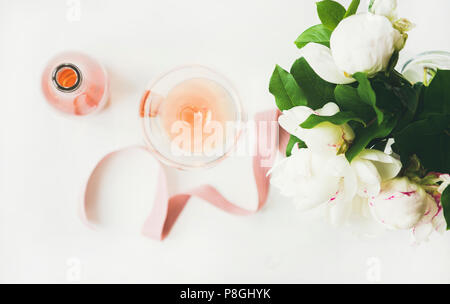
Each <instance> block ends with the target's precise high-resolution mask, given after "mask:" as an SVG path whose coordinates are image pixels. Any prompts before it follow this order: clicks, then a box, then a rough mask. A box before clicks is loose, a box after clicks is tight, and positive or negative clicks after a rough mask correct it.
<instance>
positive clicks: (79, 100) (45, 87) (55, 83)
mask: <svg viewBox="0 0 450 304" xmlns="http://www.w3.org/2000/svg"><path fill="white" fill-rule="evenodd" d="M108 89H109V88H108V77H107V74H106V71H105V69H104V68H103V67H102V66H101V65H100V64H99V63H98V62H96V61H95V60H94V59H92V58H91V57H89V56H87V55H85V54H82V53H78V52H65V53H61V54H59V55H57V56H55V57H54V58H52V59H51V60H50V62H49V63H48V64H47V66H46V67H45V69H44V72H43V74H42V91H43V93H44V96H45V98H46V99H47V101H48V102H49V103H50V105H52V106H53V107H55V108H56V109H58V110H59V111H62V112H64V113H68V114H73V115H80V116H81V115H87V114H91V113H94V112H96V111H98V110H100V109H101V108H102V107H103V106H104V105H105V104H106V102H107V100H108V97H109V92H108Z"/></svg>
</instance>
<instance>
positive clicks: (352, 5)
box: [344, 0, 360, 18]
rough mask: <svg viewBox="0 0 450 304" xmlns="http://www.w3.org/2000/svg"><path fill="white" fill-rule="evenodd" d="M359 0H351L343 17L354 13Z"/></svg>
mask: <svg viewBox="0 0 450 304" xmlns="http://www.w3.org/2000/svg"><path fill="white" fill-rule="evenodd" d="M359 3H360V0H353V1H352V3H350V5H349V6H348V9H347V12H345V15H344V18H347V17H349V16H351V15H354V14H356V11H357V10H358V7H359Z"/></svg>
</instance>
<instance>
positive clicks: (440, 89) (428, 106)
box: [419, 70, 450, 118]
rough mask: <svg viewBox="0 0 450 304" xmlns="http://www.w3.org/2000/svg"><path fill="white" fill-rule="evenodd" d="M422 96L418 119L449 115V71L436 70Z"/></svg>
mask: <svg viewBox="0 0 450 304" xmlns="http://www.w3.org/2000/svg"><path fill="white" fill-rule="evenodd" d="M424 94H425V95H424V104H423V109H422V113H420V114H419V115H420V117H422V118H425V117H426V116H427V115H429V114H450V70H438V71H437V73H436V76H434V78H433V80H432V81H431V83H430V85H429V86H428V87H427V88H426V89H425V93H424Z"/></svg>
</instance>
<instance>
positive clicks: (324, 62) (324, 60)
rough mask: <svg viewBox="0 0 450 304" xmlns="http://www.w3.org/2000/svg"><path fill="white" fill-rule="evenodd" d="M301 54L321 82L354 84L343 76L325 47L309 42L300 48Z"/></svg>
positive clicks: (352, 80)
mask: <svg viewBox="0 0 450 304" xmlns="http://www.w3.org/2000/svg"><path fill="white" fill-rule="evenodd" d="M301 54H302V56H303V57H305V59H306V61H307V62H308V63H309V65H310V66H311V68H312V69H313V70H314V72H316V74H317V75H319V76H320V77H321V78H322V79H323V80H325V81H328V82H331V83H336V84H348V83H352V82H355V79H353V78H351V77H347V76H345V75H344V72H342V71H341V70H340V69H339V68H338V67H337V65H336V63H334V60H333V57H332V55H331V50H330V49H329V48H327V47H326V46H324V45H322V44H318V43H312V42H310V43H308V44H307V45H306V46H304V47H303V48H302V51H301Z"/></svg>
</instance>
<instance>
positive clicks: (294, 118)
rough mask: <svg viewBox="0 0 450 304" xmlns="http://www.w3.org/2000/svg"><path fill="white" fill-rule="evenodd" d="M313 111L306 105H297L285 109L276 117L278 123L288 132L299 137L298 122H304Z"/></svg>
mask: <svg viewBox="0 0 450 304" xmlns="http://www.w3.org/2000/svg"><path fill="white" fill-rule="evenodd" d="M313 113H314V111H313V110H312V109H310V108H308V107H304V106H298V107H293V108H292V109H289V110H285V111H283V113H282V114H281V115H280V117H279V118H278V123H279V124H280V126H281V127H282V128H283V129H285V130H286V131H287V132H288V133H289V134H292V135H294V136H297V137H298V138H300V137H301V130H302V128H300V124H301V123H302V122H304V121H305V120H306V119H307V118H308V117H309V116H310V115H311V114H313Z"/></svg>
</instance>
